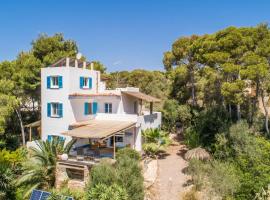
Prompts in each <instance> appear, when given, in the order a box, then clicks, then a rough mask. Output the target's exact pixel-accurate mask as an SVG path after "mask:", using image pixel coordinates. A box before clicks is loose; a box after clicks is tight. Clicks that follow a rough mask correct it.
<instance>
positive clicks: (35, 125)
mask: <svg viewBox="0 0 270 200" xmlns="http://www.w3.org/2000/svg"><path fill="white" fill-rule="evenodd" d="M40 125H41V121H40V120H39V121H35V122H32V123H31V124H27V125H25V126H24V127H26V128H30V127H31V128H32V127H39V126H40Z"/></svg>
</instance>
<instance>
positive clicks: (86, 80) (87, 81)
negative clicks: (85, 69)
mask: <svg viewBox="0 0 270 200" xmlns="http://www.w3.org/2000/svg"><path fill="white" fill-rule="evenodd" d="M80 88H82V89H91V88H92V78H91V77H80Z"/></svg>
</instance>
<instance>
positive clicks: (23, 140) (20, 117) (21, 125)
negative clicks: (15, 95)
mask: <svg viewBox="0 0 270 200" xmlns="http://www.w3.org/2000/svg"><path fill="white" fill-rule="evenodd" d="M15 111H16V114H17V117H18V119H19V122H20V128H21V134H22V142H23V146H25V132H24V126H23V121H22V115H21V111H20V110H18V109H15Z"/></svg>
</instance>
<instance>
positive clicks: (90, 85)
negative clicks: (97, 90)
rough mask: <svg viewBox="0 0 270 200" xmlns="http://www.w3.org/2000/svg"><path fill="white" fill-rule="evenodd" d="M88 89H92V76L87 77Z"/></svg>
mask: <svg viewBox="0 0 270 200" xmlns="http://www.w3.org/2000/svg"><path fill="white" fill-rule="evenodd" d="M89 89H92V78H89Z"/></svg>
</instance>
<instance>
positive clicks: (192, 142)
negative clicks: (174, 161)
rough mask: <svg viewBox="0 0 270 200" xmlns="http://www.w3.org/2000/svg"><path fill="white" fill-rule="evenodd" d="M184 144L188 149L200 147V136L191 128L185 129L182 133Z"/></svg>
mask: <svg viewBox="0 0 270 200" xmlns="http://www.w3.org/2000/svg"><path fill="white" fill-rule="evenodd" d="M184 143H185V144H186V145H187V146H188V147H189V148H190V149H193V148H196V147H198V146H200V136H199V134H198V133H197V132H196V131H195V130H194V129H193V128H191V127H190V128H187V129H186V130H185V131H184Z"/></svg>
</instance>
